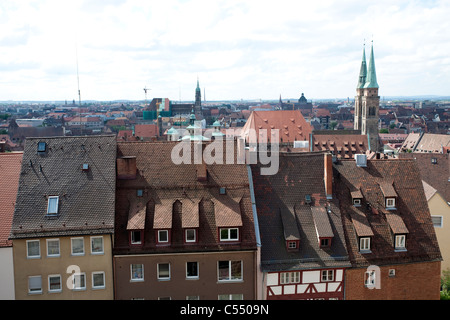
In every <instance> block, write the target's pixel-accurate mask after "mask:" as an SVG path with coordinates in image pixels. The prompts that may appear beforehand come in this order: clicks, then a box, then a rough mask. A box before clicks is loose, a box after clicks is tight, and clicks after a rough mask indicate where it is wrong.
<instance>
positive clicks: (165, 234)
mask: <svg viewBox="0 0 450 320" xmlns="http://www.w3.org/2000/svg"><path fill="white" fill-rule="evenodd" d="M158 242H159V243H168V242H169V230H158Z"/></svg>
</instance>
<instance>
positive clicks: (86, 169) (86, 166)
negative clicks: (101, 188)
mask: <svg viewBox="0 0 450 320" xmlns="http://www.w3.org/2000/svg"><path fill="white" fill-rule="evenodd" d="M82 170H83V171H89V164H88V163H83V168H82Z"/></svg>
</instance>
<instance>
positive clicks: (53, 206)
mask: <svg viewBox="0 0 450 320" xmlns="http://www.w3.org/2000/svg"><path fill="white" fill-rule="evenodd" d="M58 203H59V197H58V196H51V197H48V203H47V215H57V214H58Z"/></svg>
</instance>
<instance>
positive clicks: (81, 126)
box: [75, 44, 83, 136]
mask: <svg viewBox="0 0 450 320" xmlns="http://www.w3.org/2000/svg"><path fill="white" fill-rule="evenodd" d="M75 57H76V61H77V83H78V102H79V105H80V112H79V114H80V136H81V135H82V134H83V124H82V123H81V91H80V76H79V74H78V45H77V44H75Z"/></svg>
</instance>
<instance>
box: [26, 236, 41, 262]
mask: <svg viewBox="0 0 450 320" xmlns="http://www.w3.org/2000/svg"><path fill="white" fill-rule="evenodd" d="M32 242H37V243H38V251H39V253H38V254H37V255H30V254H29V253H30V247H29V243H32ZM26 246H27V259H40V258H41V241H40V240H39V239H37V240H27V241H26Z"/></svg>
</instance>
